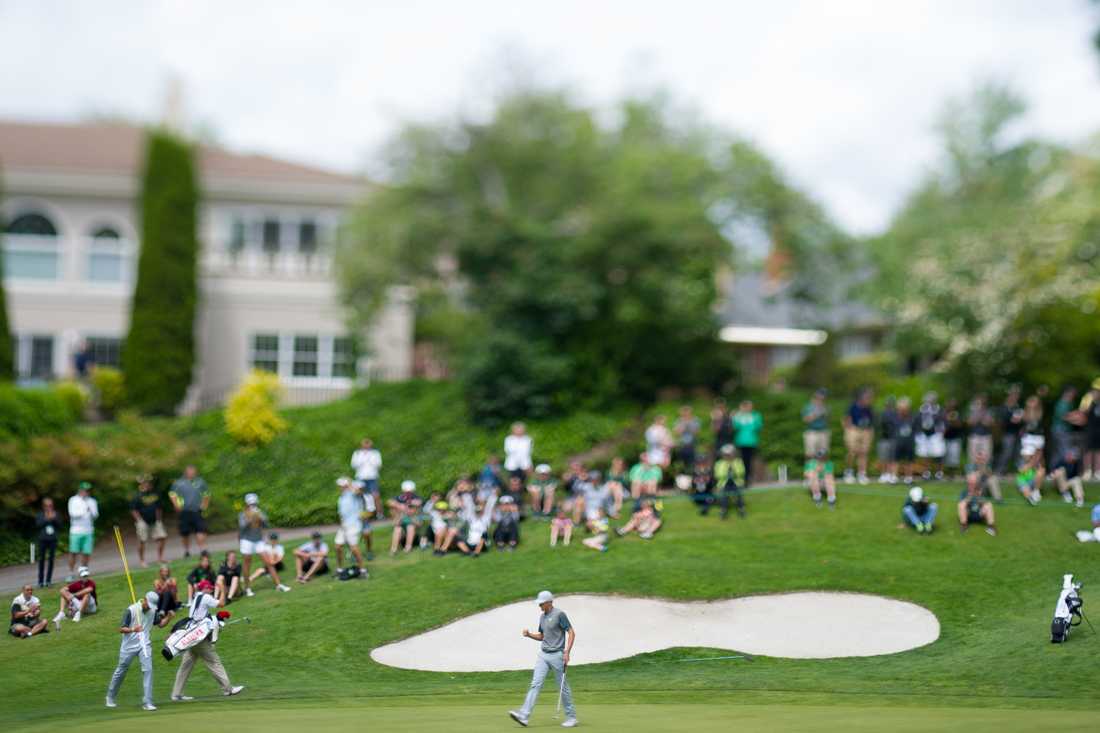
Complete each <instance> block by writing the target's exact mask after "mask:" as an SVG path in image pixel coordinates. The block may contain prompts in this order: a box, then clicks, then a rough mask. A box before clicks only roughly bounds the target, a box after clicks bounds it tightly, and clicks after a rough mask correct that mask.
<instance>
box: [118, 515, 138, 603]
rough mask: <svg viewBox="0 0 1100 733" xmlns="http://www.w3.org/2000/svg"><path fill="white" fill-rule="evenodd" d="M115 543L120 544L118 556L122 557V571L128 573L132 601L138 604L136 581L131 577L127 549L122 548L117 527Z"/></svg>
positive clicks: (120, 534)
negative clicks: (135, 590) (135, 589)
mask: <svg viewBox="0 0 1100 733" xmlns="http://www.w3.org/2000/svg"><path fill="white" fill-rule="evenodd" d="M115 542H117V543H118V554H119V556H121V557H122V569H123V570H125V571H126V582H127V583H128V584H129V586H130V601H131V602H132V603H137V593H134V581H133V579H132V578H131V577H130V563H128V562H126V548H124V547H123V546H122V532H121V531H119V529H118V525H117V524H116V525H115Z"/></svg>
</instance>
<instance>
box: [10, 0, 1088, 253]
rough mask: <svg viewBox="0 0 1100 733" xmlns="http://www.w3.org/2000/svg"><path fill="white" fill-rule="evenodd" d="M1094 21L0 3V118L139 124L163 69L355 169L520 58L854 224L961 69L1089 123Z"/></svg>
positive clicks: (759, 9)
mask: <svg viewBox="0 0 1100 733" xmlns="http://www.w3.org/2000/svg"><path fill="white" fill-rule="evenodd" d="M1096 18H1097V11H1096V10H1094V8H1093V7H1091V6H1090V4H1089V3H1088V0H937V1H931V0H929V1H923V2H922V1H919V0H878V1H875V0H817V1H816V2H815V1H812V0H786V1H783V0H777V1H775V2H770V3H764V2H749V1H747V0H728V1H726V2H721V1H715V2H697V1H694V0H677V1H676V2H669V1H668V0H665V1H664V2H654V1H648V2H647V1H645V0H633V1H630V0H627V1H622V2H619V1H606V0H605V1H597V0H588V1H587V2H585V1H581V2H577V1H574V0H556V1H555V2H526V1H524V0H493V1H490V0H463V1H462V2H454V1H453V0H451V1H449V2H444V1H443V0H435V1H434V2H428V1H426V0H404V1H403V2H343V1H337V0H313V1H312V2H305V1H301V2H283V1H278V0H268V1H266V2H254V1H251V0H249V1H245V0H232V1H231V2H225V1H224V0H220V1H216V0H175V1H171V0H148V1H146V0H130V1H129V2H119V1H117V0H96V2H81V1H77V0H72V1H70V2H62V1H61V0H0V70H2V73H0V116H4V117H12V118H21V119H45V120H71V119H79V118H80V117H82V116H86V115H88V114H89V113H93V112H98V113H111V114H116V113H117V114H123V115H127V116H132V117H135V118H139V119H145V120H155V119H158V118H159V116H160V111H161V106H162V98H163V96H164V89H165V86H166V79H167V78H168V77H169V76H170V75H173V74H174V75H177V76H178V77H179V78H180V79H182V81H183V83H184V85H185V89H186V96H185V99H186V107H187V113H188V117H189V119H190V121H191V122H193V123H194V122H202V123H205V124H208V125H209V126H211V127H213V128H214V129H215V130H216V131H217V134H218V136H219V138H220V139H221V140H222V141H223V142H224V143H226V144H227V145H229V146H230V147H233V148H236V149H241V150H248V151H261V152H266V153H269V154H273V155H278V156H283V157H288V158H292V159H297V160H301V161H305V162H311V163H315V164H320V165H324V166H327V167H332V168H336V169H341V170H347V171H362V170H363V169H364V167H365V165H366V164H367V162H368V161H369V160H370V156H371V155H372V154H374V153H375V152H376V151H377V150H378V146H379V145H380V144H381V143H382V142H383V141H385V140H386V139H387V138H388V137H389V136H390V135H391V134H392V133H393V132H394V131H395V130H396V129H397V128H398V126H399V125H400V123H401V122H402V121H403V120H406V119H420V120H423V119H431V118H442V117H446V116H448V115H450V114H453V113H454V112H455V111H456V110H458V109H476V108H477V107H478V104H479V102H484V100H485V98H486V95H487V94H488V93H490V92H491V91H492V90H493V89H494V85H495V84H497V83H498V82H499V80H500V79H502V78H506V77H507V76H508V75H509V70H508V69H507V68H506V67H507V61H506V59H508V58H511V57H512V56H519V57H521V58H525V59H526V60H527V65H528V66H530V67H531V68H533V69H534V71H535V72H536V74H537V76H538V77H539V78H540V79H542V80H547V81H551V82H565V83H567V84H569V85H571V86H573V87H574V88H576V89H577V90H578V91H579V92H580V93H581V95H582V98H583V99H584V100H585V101H588V102H591V103H593V104H607V103H609V102H611V101H613V100H615V99H617V98H620V97H621V96H623V95H624V94H626V93H629V92H631V91H633V90H646V89H652V88H654V87H665V88H667V89H668V90H670V91H671V92H672V93H673V94H674V95H675V96H676V98H677V99H678V101H680V102H682V103H686V104H689V105H692V106H694V107H695V108H697V109H699V110H700V111H701V112H702V113H703V114H704V115H705V116H706V117H707V119H709V120H710V121H712V122H714V123H716V124H719V125H722V126H725V127H727V128H729V129H731V130H734V131H736V132H740V133H742V134H744V135H747V136H748V137H750V138H752V139H753V140H755V141H756V142H757V143H758V144H760V145H761V146H762V147H763V148H764V149H765V150H766V151H767V152H768V153H770V154H771V155H773V156H774V157H776V158H777V159H778V160H779V161H780V163H781V164H782V165H783V167H784V168H785V169H786V170H787V172H788V173H789V174H790V175H791V176H792V177H793V178H794V179H795V180H796V182H797V183H798V184H799V185H801V186H802V187H803V188H805V189H806V190H808V191H809V192H810V194H811V195H813V196H814V197H816V198H818V199H819V200H820V201H822V202H823V203H824V204H825V206H826V208H827V209H828V210H829V212H830V213H831V214H832V215H833V216H834V217H836V218H837V219H838V220H839V221H840V222H841V223H842V224H844V225H846V226H848V227H849V228H850V229H851V230H853V231H855V232H871V231H875V230H876V229H878V228H879V227H882V226H883V225H884V224H885V223H886V222H887V220H888V218H889V216H890V214H891V212H892V211H893V210H894V208H895V207H896V206H897V205H898V203H899V202H900V200H901V199H902V197H903V196H904V195H905V193H906V192H907V191H908V190H909V189H910V188H911V187H912V186H913V185H914V184H915V182H916V180H917V178H918V177H919V175H920V174H921V172H922V171H923V170H926V169H927V168H928V167H929V166H930V165H932V164H933V163H934V162H935V160H936V154H937V145H936V140H935V138H934V131H933V129H932V126H933V121H934V119H935V117H936V114H937V112H938V110H939V108H940V106H941V104H942V102H943V101H944V99H945V98H946V97H948V96H950V95H956V94H960V93H963V92H965V91H966V90H968V89H969V88H971V87H972V86H973V85H974V83H975V82H976V81H978V80H980V79H984V78H990V77H995V78H998V79H1001V80H1005V81H1008V82H1010V83H1012V84H1014V85H1016V87H1017V88H1018V89H1019V90H1020V91H1022V92H1023V93H1024V94H1025V95H1026V97H1027V98H1028V99H1029V101H1030V102H1031V105H1032V108H1031V112H1030V117H1029V120H1028V126H1029V128H1030V129H1032V130H1034V131H1035V132H1037V133H1040V134H1043V135H1045V136H1048V137H1051V138H1054V139H1058V140H1062V141H1074V140H1078V139H1080V138H1082V137H1084V136H1085V135H1088V134H1090V133H1092V132H1094V131H1097V130H1100V57H1097V55H1096V54H1094V53H1093V50H1092V48H1091V46H1090V45H1089V36H1090V34H1091V32H1092V29H1093V28H1094V27H1095V23H1094V21H1095V20H1096ZM505 49H507V50H508V53H505Z"/></svg>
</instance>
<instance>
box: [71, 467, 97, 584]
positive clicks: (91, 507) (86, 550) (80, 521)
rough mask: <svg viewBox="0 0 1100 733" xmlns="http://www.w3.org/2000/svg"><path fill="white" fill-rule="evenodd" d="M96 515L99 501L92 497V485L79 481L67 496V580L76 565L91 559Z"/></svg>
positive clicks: (72, 573)
mask: <svg viewBox="0 0 1100 733" xmlns="http://www.w3.org/2000/svg"><path fill="white" fill-rule="evenodd" d="M98 517H99V503H98V502H96V500H95V499H94V498H92V485H91V484H90V483H88V482H87V481H81V482H80V485H79V486H78V487H77V491H76V494H75V495H74V496H71V497H69V577H68V578H67V581H69V582H72V580H73V576H74V573H76V568H77V566H78V565H81V566H83V565H88V563H89V561H90V560H91V559H92V546H93V544H94V538H95V520H96V519H97V518H98ZM77 560H79V562H77Z"/></svg>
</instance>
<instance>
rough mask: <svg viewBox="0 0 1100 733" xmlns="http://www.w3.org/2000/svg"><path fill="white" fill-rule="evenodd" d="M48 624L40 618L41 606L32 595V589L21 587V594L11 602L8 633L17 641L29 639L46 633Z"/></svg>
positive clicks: (28, 586)
mask: <svg viewBox="0 0 1100 733" xmlns="http://www.w3.org/2000/svg"><path fill="white" fill-rule="evenodd" d="M48 626H49V622H48V621H46V619H44V618H42V604H41V603H40V602H39V600H38V598H37V597H36V596H35V595H34V588H32V587H31V586H30V585H24V586H23V592H22V593H20V594H19V595H17V596H16V597H15V600H13V601H12V602H11V626H10V627H8V631H9V632H10V633H11V635H12V636H14V637H15V638H17V639H29V638H31V637H32V636H34V635H35V634H41V633H42V632H43V631H47V627H48Z"/></svg>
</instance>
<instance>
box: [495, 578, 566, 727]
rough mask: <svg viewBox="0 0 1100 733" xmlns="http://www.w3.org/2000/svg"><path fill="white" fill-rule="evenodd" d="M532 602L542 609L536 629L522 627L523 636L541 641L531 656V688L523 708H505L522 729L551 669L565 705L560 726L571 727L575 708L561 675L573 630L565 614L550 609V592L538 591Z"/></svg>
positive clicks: (552, 607)
mask: <svg viewBox="0 0 1100 733" xmlns="http://www.w3.org/2000/svg"><path fill="white" fill-rule="evenodd" d="M535 603H537V604H538V606H539V608H540V609H541V610H542V616H541V617H539V628H538V631H536V632H533V633H532V632H530V631H528V630H527V629H524V630H523V638H524V639H533V640H535V641H539V642H542V644H541V645H540V647H539V654H538V657H537V658H536V659H535V670H534V674H533V675H532V676H531V687H530V688H529V689H528V690H527V698H526V699H525V700H524V701H523V707H521V708H520V709H519V710H510V711H508V715H509V717H511V718H512V720H514V721H516V722H517V723H519V724H520V725H522V726H523V727H524V728H526V727H527V725H528V722H529V721H530V719H531V711H532V710H533V709H534V707H535V701H536V700H537V699H538V696H539V691H540V690H541V689H542V684H543V682H545V681H546V675H547V674H549V672H550V670H554V675H555V676H556V678H557V683H558V689H559V690H560V691H561V702H562V706H563V707H564V708H565V721H564V722H563V723H562V724H561V725H562V727H563V728H573V727H575V726H576V725H577V709H576V707H574V706H573V691H572V690H571V689H570V688H569V680H567V679H566V678H565V669H566V667H567V666H568V665H569V657H570V654H571V653H572V651H573V642H575V641H576V639H577V632H576V631H575V630H574V629H573V625H572V624H571V623H569V617H568V616H566V615H565V612H564V611H562V610H561V609H559V608H554V594H553V593H551V592H550V591H548V590H544V591H541V592H540V593H539V594H538V597H537V598H535Z"/></svg>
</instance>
